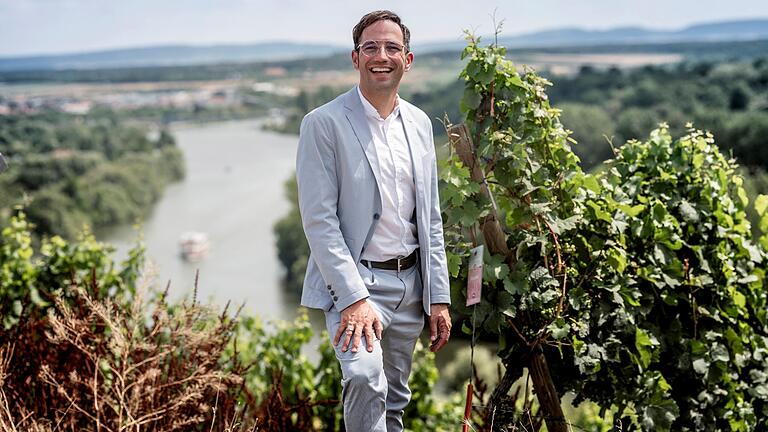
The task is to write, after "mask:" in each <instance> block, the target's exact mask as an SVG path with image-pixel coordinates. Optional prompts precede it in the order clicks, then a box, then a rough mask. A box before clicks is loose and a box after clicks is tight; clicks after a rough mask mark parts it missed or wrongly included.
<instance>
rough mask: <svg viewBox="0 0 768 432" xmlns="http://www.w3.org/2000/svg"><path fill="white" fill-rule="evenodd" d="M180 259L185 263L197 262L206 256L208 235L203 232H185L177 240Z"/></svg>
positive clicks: (208, 245)
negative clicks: (185, 261)
mask: <svg viewBox="0 0 768 432" xmlns="http://www.w3.org/2000/svg"><path fill="white" fill-rule="evenodd" d="M179 247H180V249H181V257H182V258H184V259H185V260H187V261H191V262H197V261H200V260H201V259H203V258H205V256H206V255H208V249H209V248H210V243H209V242H208V235H207V234H206V233H203V232H197V231H187V232H185V233H182V234H181V237H180V238H179Z"/></svg>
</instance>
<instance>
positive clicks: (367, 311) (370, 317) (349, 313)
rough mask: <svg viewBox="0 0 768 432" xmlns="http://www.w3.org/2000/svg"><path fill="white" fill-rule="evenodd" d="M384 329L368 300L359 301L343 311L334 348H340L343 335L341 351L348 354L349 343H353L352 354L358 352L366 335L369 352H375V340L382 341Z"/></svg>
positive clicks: (334, 338) (334, 340)
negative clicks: (363, 336) (362, 337)
mask: <svg viewBox="0 0 768 432" xmlns="http://www.w3.org/2000/svg"><path fill="white" fill-rule="evenodd" d="M382 330H383V327H382V325H381V320H379V315H378V314H377V313H376V311H375V310H373V308H372V307H371V304H370V303H368V301H367V300H366V299H362V300H358V301H357V302H355V303H352V304H351V305H349V306H348V307H347V308H346V309H344V310H343V311H341V324H339V329H338V330H336V336H334V337H333V346H338V345H339V341H340V340H341V335H344V345H342V347H341V351H343V352H347V349H349V343H350V341H352V352H357V348H358V347H359V346H360V338H361V336H362V335H363V333H365V340H366V341H367V345H368V352H372V351H373V340H374V339H373V338H374V335H375V337H376V340H381V332H382Z"/></svg>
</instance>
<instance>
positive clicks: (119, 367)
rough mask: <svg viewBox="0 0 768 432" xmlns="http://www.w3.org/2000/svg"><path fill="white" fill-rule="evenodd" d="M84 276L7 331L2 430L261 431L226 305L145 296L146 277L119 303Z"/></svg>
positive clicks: (0, 386) (1, 375) (2, 356)
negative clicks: (245, 389) (246, 393)
mask: <svg viewBox="0 0 768 432" xmlns="http://www.w3.org/2000/svg"><path fill="white" fill-rule="evenodd" d="M84 285H85V286H86V287H87V288H83V287H82V286H80V285H79V284H72V285H71V286H70V292H69V293H68V297H69V298H70V299H71V298H74V301H72V300H68V299H67V298H66V297H65V296H63V295H62V294H61V293H58V294H57V295H56V296H55V297H54V306H53V307H51V308H50V309H49V311H48V314H47V317H44V318H42V319H40V320H39V321H38V322H26V323H24V324H22V325H20V326H18V327H17V329H16V330H15V331H14V334H13V335H10V337H9V335H4V336H6V337H4V338H3V339H5V340H6V341H11V340H15V341H16V342H15V344H14V345H9V344H6V345H5V346H4V347H2V348H0V432H15V431H17V430H19V431H20V430H24V431H27V430H32V431H40V432H42V431H78V432H79V431H97V432H122V431H177V430H210V431H234V430H255V426H253V423H254V421H252V420H251V421H249V420H248V416H247V415H246V413H245V411H246V409H244V408H239V407H238V403H237V398H238V395H240V394H241V392H242V383H243V380H242V378H241V377H240V372H241V368H242V367H241V366H240V365H239V364H237V360H236V358H237V355H235V356H234V359H235V360H232V358H230V357H228V356H227V355H226V353H225V350H226V348H227V346H228V344H229V343H230V339H231V335H232V331H233V329H234V327H235V325H236V318H234V317H228V316H227V309H226V308H225V309H224V311H223V312H222V313H221V314H216V313H215V312H214V311H213V310H212V309H211V308H210V307H207V306H203V305H200V304H198V303H196V302H195V301H194V300H193V301H192V302H182V303H180V304H178V305H168V304H167V303H166V301H165V297H166V296H165V294H166V293H167V289H166V293H163V294H159V295H158V294H155V295H154V297H153V298H152V300H151V301H149V302H145V301H144V299H143V293H144V292H146V288H147V287H148V284H147V283H146V282H145V283H138V284H137V289H136V294H135V296H134V297H133V300H132V302H131V303H130V304H127V305H116V304H115V303H114V302H113V301H112V300H111V299H109V298H101V299H97V298H94V296H93V293H95V292H98V290H97V289H93V288H94V287H90V286H88V285H89V284H84ZM41 331H43V332H42V334H40V332H41ZM30 344H33V345H30ZM12 346H23V347H24V350H23V351H24V352H23V353H19V352H18V351H17V352H16V353H14V349H13V348H12ZM26 354H31V356H30V357H28V358H23V357H20V355H21V356H24V355H26ZM35 360H41V362H40V363H38V364H34V362H35ZM35 369H36V370H37V375H36V376H33V375H31V374H30V370H35ZM20 379H22V380H23V381H20ZM25 389H26V390H27V391H26V392H25ZM249 427H250V428H251V429H249Z"/></svg>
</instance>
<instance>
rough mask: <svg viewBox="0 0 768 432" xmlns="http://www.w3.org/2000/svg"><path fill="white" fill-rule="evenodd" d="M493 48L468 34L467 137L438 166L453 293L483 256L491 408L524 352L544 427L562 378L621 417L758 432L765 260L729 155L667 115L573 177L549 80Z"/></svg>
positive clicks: (637, 423) (766, 356)
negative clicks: (493, 356) (643, 137)
mask: <svg viewBox="0 0 768 432" xmlns="http://www.w3.org/2000/svg"><path fill="white" fill-rule="evenodd" d="M504 54H505V52H504V49H503V48H502V47H496V46H490V47H480V46H479V43H478V40H477V39H475V38H472V37H470V38H469V46H468V47H467V48H466V50H465V52H464V56H465V57H466V58H468V63H467V66H466V68H465V69H464V71H463V72H462V77H464V79H465V80H466V83H465V84H466V87H465V88H466V90H465V93H464V98H463V100H462V111H463V112H464V113H465V122H466V124H467V126H468V130H469V134H470V137H471V138H472V139H473V141H474V147H473V148H471V151H470V152H469V155H465V156H466V157H463V158H462V157H460V156H459V155H458V154H455V155H453V156H452V158H451V159H450V160H449V161H448V163H446V164H445V166H444V169H443V180H444V182H445V185H444V186H445V188H444V192H443V195H442V198H443V200H444V206H443V208H444V210H445V212H446V216H447V218H446V220H445V223H446V238H447V240H448V243H449V249H450V254H449V255H450V256H449V269H450V271H451V273H452V276H453V277H455V278H456V279H455V283H454V288H455V292H454V295H453V296H454V298H463V296H464V294H463V290H462V289H461V287H463V286H465V285H466V276H467V274H466V258H467V257H468V251H469V248H470V247H472V246H474V245H476V244H479V243H485V244H486V250H487V251H489V252H490V253H489V254H488V255H487V256H486V257H485V263H486V267H485V272H484V288H483V289H484V294H483V295H484V299H483V302H482V303H481V304H480V305H479V306H478V308H477V316H478V322H481V323H482V329H483V331H484V332H487V333H489V334H494V335H497V336H498V338H499V344H500V350H499V356H500V358H501V359H502V362H503V363H504V365H505V367H506V373H505V377H504V378H503V379H502V382H501V384H500V385H499V387H497V389H496V392H495V393H494V395H493V396H492V398H491V401H490V404H489V405H490V406H491V407H494V406H500V405H501V406H503V404H504V400H505V398H506V397H507V396H506V395H507V392H508V390H509V386H510V385H511V382H514V380H515V379H516V378H517V377H519V376H521V375H522V373H523V368H524V367H526V366H527V367H532V366H533V370H534V371H538V372H539V373H540V375H541V377H540V378H541V379H540V380H539V382H538V383H536V382H535V383H534V384H535V387H536V388H535V390H536V392H537V395H538V397H539V400H540V402H541V401H542V395H548V394H551V393H552V392H553V391H556V394H554V396H555V398H554V401H555V403H554V405H555V406H554V407H553V406H552V405H551V404H550V406H547V407H545V408H546V409H544V410H543V411H540V412H539V415H541V416H543V417H545V418H547V423H548V426H549V428H550V430H553V425H554V426H559V424H560V423H562V419H561V415H562V414H561V413H562V410H561V409H560V408H559V406H557V405H559V399H557V394H559V395H562V394H564V393H565V392H566V391H571V392H574V393H575V394H576V396H577V401H579V400H584V399H588V400H591V401H594V402H596V403H597V404H598V405H600V406H601V407H602V408H603V409H604V410H611V411H612V412H613V413H614V414H615V416H614V419H615V420H616V421H618V422H619V423H620V424H622V425H623V427H624V428H627V427H640V428H641V429H643V430H648V431H664V430H680V431H686V430H688V431H690V430H697V431H720V430H740V431H755V430H765V428H766V425H765V418H767V417H768V323H767V322H766V289H765V285H764V284H765V279H764V273H765V272H764V265H763V263H764V262H765V259H766V257H765V251H764V250H762V249H760V248H759V247H758V246H757V245H756V244H754V243H753V242H752V240H751V235H750V226H749V222H748V221H747V219H746V215H745V208H746V206H747V204H748V203H747V199H746V194H745V192H744V190H743V188H742V187H741V179H740V178H739V177H738V176H736V175H734V170H735V164H734V162H733V161H729V160H726V159H725V158H724V157H723V156H722V155H721V153H720V152H719V151H718V149H717V147H716V146H715V145H714V140H713V139H712V137H711V136H710V135H707V134H704V133H702V132H699V131H696V130H694V129H689V131H688V134H687V135H685V136H683V137H680V138H677V139H673V138H672V137H671V136H670V134H669V133H668V131H667V129H666V127H664V126H662V127H661V128H660V129H657V130H655V131H654V132H652V133H651V136H650V138H649V139H648V140H647V141H646V142H639V141H630V142H628V143H627V144H626V145H624V146H622V147H621V149H620V150H619V151H618V152H617V154H616V158H615V160H614V161H612V162H609V163H608V166H607V168H606V169H605V170H604V171H602V172H601V173H599V174H596V175H587V174H584V173H583V172H582V170H581V168H580V167H579V164H578V158H577V157H576V156H575V155H574V153H573V152H572V151H571V149H570V146H569V144H568V139H569V138H568V133H567V131H566V130H565V129H564V128H563V126H562V124H561V123H560V121H559V110H556V109H554V108H551V107H550V105H549V102H548V98H547V95H546V92H545V88H546V86H547V85H550V83H549V82H547V81H546V80H544V79H543V78H541V77H539V76H537V75H536V74H535V73H534V72H533V71H532V70H526V71H525V72H524V73H523V74H519V73H518V72H517V71H516V70H515V68H514V65H513V64H512V63H511V62H510V61H508V60H506V59H505V58H504ZM457 148H458V147H457ZM761 200H762V198H761ZM762 207H763V208H762V209H758V213H761V214H764V213H765V205H764V204H763V206H762ZM464 312H465V313H466V314H467V316H471V311H469V310H465V311H464ZM541 354H543V355H544V357H545V359H546V361H541V360H537V359H539V357H540V355H541ZM547 365H549V366H548V368H547ZM534 381H535V380H534ZM550 390H551V391H550ZM485 414H486V419H487V418H488V413H487V412H486V413H485ZM497 421H498V422H497V424H498V425H499V426H500V427H501V426H503V425H504V424H505V422H506V424H512V423H514V422H515V421H516V419H515V418H514V417H510V418H507V419H497ZM632 425H634V426H632ZM557 430H565V429H557Z"/></svg>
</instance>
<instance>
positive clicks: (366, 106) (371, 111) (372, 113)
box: [357, 86, 400, 121]
mask: <svg viewBox="0 0 768 432" xmlns="http://www.w3.org/2000/svg"><path fill="white" fill-rule="evenodd" d="M357 95H358V96H360V102H362V103H363V110H364V111H365V115H366V116H367V117H372V118H374V119H376V120H379V121H381V120H386V119H383V118H381V116H380V115H379V112H378V111H377V110H376V108H375V107H374V106H373V105H372V104H371V103H370V102H368V99H366V98H365V96H363V92H362V91H360V86H357ZM399 115H400V95H395V109H394V110H392V113H391V114H390V115H389V117H387V119H389V118H397V116H399Z"/></svg>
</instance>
